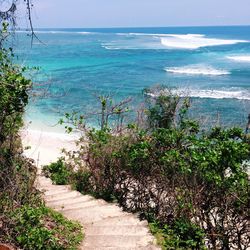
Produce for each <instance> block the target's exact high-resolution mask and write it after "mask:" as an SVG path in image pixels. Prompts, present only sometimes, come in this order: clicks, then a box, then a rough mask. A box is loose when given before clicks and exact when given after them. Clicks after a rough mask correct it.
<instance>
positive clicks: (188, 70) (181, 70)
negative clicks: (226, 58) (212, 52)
mask: <svg viewBox="0 0 250 250" xmlns="http://www.w3.org/2000/svg"><path fill="white" fill-rule="evenodd" d="M165 71H167V72H169V73H174V74H187V75H213V76H218V75H229V74H230V72H229V71H226V70H221V69H215V68H213V67H210V66H209V67H207V66H185V67H171V68H165Z"/></svg>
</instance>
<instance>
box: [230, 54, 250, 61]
mask: <svg viewBox="0 0 250 250" xmlns="http://www.w3.org/2000/svg"><path fill="white" fill-rule="evenodd" d="M227 58H228V59H230V60H233V61H237V62H250V55H245V56H227Z"/></svg>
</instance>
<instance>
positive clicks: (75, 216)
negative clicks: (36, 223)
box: [62, 207, 122, 224]
mask: <svg viewBox="0 0 250 250" xmlns="http://www.w3.org/2000/svg"><path fill="white" fill-rule="evenodd" d="M103 208H104V207H102V209H92V207H90V208H88V209H72V210H67V211H62V214H64V215H65V216H66V217H68V218H70V219H72V220H78V221H79V222H81V223H83V224H89V223H94V222H97V221H101V220H103V219H106V218H112V217H116V216H122V212H121V211H119V210H117V209H113V210H111V209H109V210H104V211H103Z"/></svg>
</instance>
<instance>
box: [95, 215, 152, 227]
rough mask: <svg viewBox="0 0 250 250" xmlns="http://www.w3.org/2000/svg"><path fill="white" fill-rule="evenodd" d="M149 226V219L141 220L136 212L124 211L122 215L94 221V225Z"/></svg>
mask: <svg viewBox="0 0 250 250" xmlns="http://www.w3.org/2000/svg"><path fill="white" fill-rule="evenodd" d="M110 225H113V226H114V225H115V226H135V225H141V226H148V222H147V221H145V220H144V221H141V220H139V218H137V217H136V215H134V214H129V213H126V212H123V214H122V216H116V217H110V218H106V219H103V220H102V221H96V222H93V223H92V226H110Z"/></svg>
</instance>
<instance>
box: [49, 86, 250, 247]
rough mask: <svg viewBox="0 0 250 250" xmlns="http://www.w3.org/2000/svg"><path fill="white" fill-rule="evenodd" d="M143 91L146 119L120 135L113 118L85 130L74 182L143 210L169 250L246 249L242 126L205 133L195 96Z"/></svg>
mask: <svg viewBox="0 0 250 250" xmlns="http://www.w3.org/2000/svg"><path fill="white" fill-rule="evenodd" d="M144 93H145V98H146V102H145V107H146V108H145V112H144V114H143V115H142V116H140V117H143V119H142V120H143V122H142V120H140V121H136V122H135V123H133V124H123V130H122V131H121V130H120V129H119V133H117V129H116V128H115V129H113V130H112V128H111V127H110V126H108V121H107V120H105V126H101V128H102V129H100V130H96V129H89V130H88V129H86V126H81V128H85V137H87V141H88V144H86V143H85V142H86V138H81V140H80V142H79V144H80V146H81V147H80V149H79V151H78V152H71V153H69V154H68V157H69V159H70V161H68V162H65V163H64V166H65V168H66V169H67V171H68V173H69V174H68V176H70V178H68V179H67V181H68V182H71V184H73V185H74V186H75V187H76V188H77V189H78V190H79V191H81V192H83V193H90V194H94V195H95V196H97V197H103V198H105V199H106V200H113V199H116V200H117V201H118V202H119V204H120V205H121V206H122V207H123V208H124V209H125V210H127V211H132V212H138V213H139V214H140V215H141V217H142V218H146V219H147V220H148V221H149V222H150V228H151V230H152V232H153V233H155V234H156V236H157V239H158V242H159V243H160V244H161V245H162V247H163V249H206V248H209V249H247V248H248V247H249V246H250V242H249V237H248V235H249V229H248V221H249V197H250V196H249V179H248V173H247V167H248V165H247V164H248V161H249V152H250V144H249V139H247V138H246V136H245V135H244V133H243V132H242V130H241V129H239V128H229V129H223V128H220V127H215V128H213V129H212V130H209V131H205V132H204V131H201V130H200V128H199V124H198V122H197V121H194V120H190V119H189V118H188V108H189V106H190V101H189V99H183V98H180V97H178V96H176V95H175V94H173V93H172V92H171V91H165V90H163V89H162V88H160V89H159V88H157V89H150V90H146V91H145V92H144ZM100 106H101V109H102V112H101V113H100V116H101V117H102V114H103V112H105V107H103V105H102V103H101V105H100ZM113 115H116V114H113ZM119 115H120V114H119ZM114 120H115V118H114V119H113V121H114ZM67 121H68V120H67ZM74 124H78V125H79V123H77V122H76V123H74ZM81 124H82V121H81ZM118 125H119V128H120V127H121V123H119V124H118ZM66 127H67V128H68V125H67V126H66ZM114 131H115V132H114ZM82 142H84V143H85V144H84V143H82ZM58 164H59V165H60V164H62V163H61V162H59V163H58ZM76 165H77V166H76ZM51 168H52V167H49V168H48V167H47V168H46V171H48V170H49V169H51ZM53 169H55V168H53ZM51 176H52V178H54V177H53V176H55V173H54V172H51ZM60 178H64V175H60ZM60 181H61V180H60Z"/></svg>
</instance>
